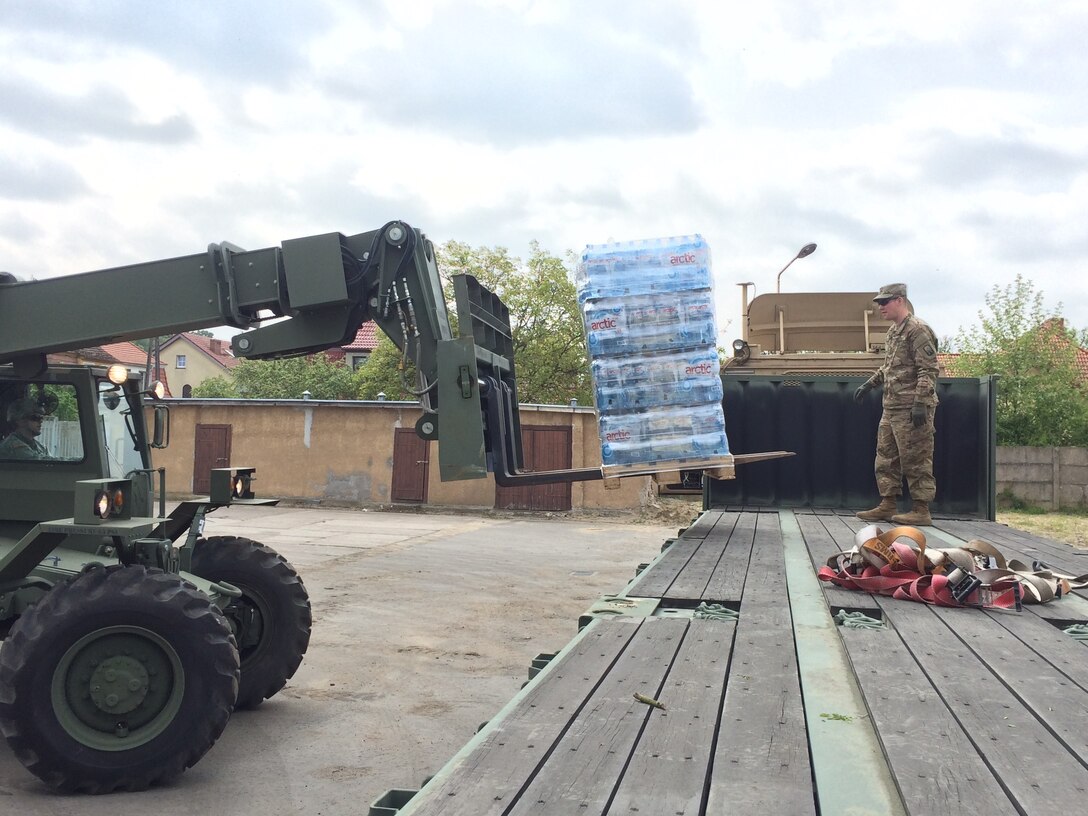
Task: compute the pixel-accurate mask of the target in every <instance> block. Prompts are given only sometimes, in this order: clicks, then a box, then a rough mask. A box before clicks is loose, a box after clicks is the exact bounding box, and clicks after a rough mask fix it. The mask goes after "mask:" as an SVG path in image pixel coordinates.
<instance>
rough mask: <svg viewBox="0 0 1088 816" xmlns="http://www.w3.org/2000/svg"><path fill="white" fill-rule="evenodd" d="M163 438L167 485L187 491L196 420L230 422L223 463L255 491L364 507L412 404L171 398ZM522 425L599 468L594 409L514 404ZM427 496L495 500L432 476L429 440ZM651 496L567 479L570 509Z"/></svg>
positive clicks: (579, 463)
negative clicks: (554, 435) (562, 440)
mask: <svg viewBox="0 0 1088 816" xmlns="http://www.w3.org/2000/svg"><path fill="white" fill-rule="evenodd" d="M168 405H169V406H170V437H171V438H170V445H169V447H168V448H166V449H165V450H161V451H156V452H155V465H156V466H164V467H166V468H167V491H168V492H169V493H171V494H172V495H189V494H191V493H192V490H193V467H194V457H195V438H196V426H197V425H198V424H220V425H230V426H231V456H230V460H231V465H232V466H234V467H239V466H246V467H256V468H257V482H256V485H255V488H256V491H257V494H258V496H278V497H282V498H284V499H291V500H302V501H313V502H317V503H322V504H329V505H346V506H366V505H375V504H386V503H389V502H390V500H391V499H390V490H391V485H392V475H393V438H394V431H395V429H397V428H414V427H415V422H416V420H417V419H418V418H419V416H420V414H421V413H422V412H421V409H420V408H419V406H418V405H416V404H415V403H404V402H324V401H317V400H284V401H271V400H198V399H189V400H171V401H169V402H168ZM521 421H522V424H523V425H567V426H569V427H570V428H571V438H572V445H571V447H572V451H571V458H572V467H575V468H581V467H599V466H600V464H601V459H600V448H599V444H598V441H597V422H596V415H595V414H594V412H593V411H592V409H587V408H563V407H548V406H543V407H542V406H524V407H523V408H522V412H521ZM429 459H430V465H429V471H428V487H427V504H430V505H436V506H445V507H476V508H490V507H494V505H495V483H494V479H493V478H492V477H491V476H488V477H487V478H486V479H471V480H465V481H459V482H442V481H441V479H440V476H439V458H438V443H436V442H432V443H431V446H430V456H429ZM650 495H651V482H650V478H649V477H636V478H631V479H623V480H610V481H609V482H607V483H604V482H576V483H574V484H573V485H572V486H571V505H572V508H573V509H576V510H587V509H588V510H591V509H603V510H617V511H618V510H637V509H639V508H641V507H642V506H643V505H644V504H645V503H646V502H647V501H648V499H649V497H650Z"/></svg>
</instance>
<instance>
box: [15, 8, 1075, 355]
mask: <svg viewBox="0 0 1088 816" xmlns="http://www.w3.org/2000/svg"><path fill="white" fill-rule="evenodd" d="M1086 40H1088V3H1085V2H1084V0H906V1H903V2H901V1H900V0H879V1H878V0H795V1H794V2H790V1H789V0H759V2H738V1H737V0H706V2H703V0H669V1H668V2H666V1H665V0H658V2H653V0H600V2H597V1H596V0H581V2H573V0H476V1H475V2H473V1H472V0H418V1H417V0H309V2H303V1H302V0H297V2H289V1H288V0H187V1H182V0H2V1H0V269H6V270H8V271H11V272H14V273H16V274H17V275H19V276H21V277H37V278H45V277H53V276H57V275H63V274H68V273H73V272H80V271H87V270H91V269H96V268H101V267H106V266H116V265H121V264H127V263H134V262H137V261H141V260H150V259H154V258H162V257H169V256H173V255H183V254H189V253H193V252H199V251H202V250H203V248H204V247H205V246H206V245H207V244H208V243H209V242H210V241H221V240H230V241H233V242H234V243H237V244H241V245H242V246H245V247H247V248H258V247H263V246H271V245H274V244H278V243H280V242H281V241H283V240H285V239H288V238H295V237H300V236H304V235H309V234H314V233H323V232H330V231H340V232H344V233H356V232H363V231H366V230H368V229H373V228H376V227H378V226H380V225H382V224H384V223H385V222H386V221H389V220H391V219H394V218H400V219H404V220H406V221H408V222H409V223H411V224H413V225H414V226H417V227H421V228H422V229H423V230H424V231H426V232H427V234H428V235H429V236H430V237H431V238H432V240H434V241H436V242H442V241H445V240H448V239H457V240H461V241H466V242H469V243H471V244H474V245H488V246H496V245H501V246H505V247H507V248H509V249H510V250H511V251H512V252H513V253H514V254H517V255H521V256H525V255H527V254H528V250H529V242H530V241H532V240H537V241H539V242H540V243H541V245H542V246H543V247H544V248H545V249H547V250H549V251H550V252H552V253H554V254H557V255H560V256H563V255H564V254H565V253H566V252H567V251H568V250H576V251H580V250H581V249H582V248H583V247H584V246H585V245H586V244H587V243H598V242H602V241H607V240H625V239H637V238H646V237H656V236H665V235H676V234H686V233H692V232H699V233H702V234H703V236H704V237H705V238H706V239H707V241H708V242H709V243H710V246H711V248H712V251H713V257H714V272H715V278H716V286H717V301H718V313H719V324H720V325H721V326H722V329H721V335H722V336H721V341H722V344H723V345H728V343H729V342H730V340H731V339H732V338H733V337H736V336H738V335H739V331H738V330H739V311H740V297H739V289H738V287H737V286H735V285H734V284H736V283H737V282H739V281H753V282H755V284H756V291H757V294H758V293H765V292H773V291H774V286H775V277H776V275H777V273H778V271H779V270H780V269H781V268H782V267H783V266H784V265H785V263H786V262H787V261H789V260H790V258H792V257H793V256H794V254H795V253H796V252H797V250H798V249H799V248H800V247H801V246H802V245H803V244H806V243H808V242H810V241H814V242H816V243H817V244H818V245H819V249H818V250H817V251H816V253H815V254H814V255H812V256H810V257H808V258H806V259H803V260H800V261H797V262H796V263H795V264H793V266H791V267H790V269H789V270H788V271H787V272H786V273H785V275H784V276H783V278H782V289H783V291H793V292H796V291H867V290H873V289H874V288H876V287H879V285H880V284H883V283H889V282H895V281H903V282H906V283H908V284H909V285H910V290H911V299H912V300H913V302H914V304H915V306H916V308H917V310H918V313H919V314H920V315H921V316H922V317H924V318H926V319H927V320H928V321H929V322H930V323H931V324H932V325H933V326H934V328H935V329H936V331H937V333H938V335H941V336H950V335H954V334H955V333H956V331H957V329H958V328H959V327H961V326H968V325H971V324H974V323H976V322H977V313H978V311H979V309H981V308H983V307H984V297H985V295H986V294H987V292H989V291H990V289H991V288H992V287H993V286H994V285H1000V286H1005V285H1007V284H1010V283H1011V282H1012V281H1013V280H1014V279H1015V277H1016V275H1017V274H1022V275H1024V276H1025V277H1026V278H1028V279H1029V280H1031V281H1032V282H1033V283H1034V285H1035V287H1036V289H1037V290H1042V291H1043V292H1044V293H1045V296H1046V297H1045V300H1046V303H1047V304H1048V305H1050V306H1052V307H1056V306H1057V305H1058V303H1059V301H1060V302H1061V303H1062V304H1063V306H1064V314H1065V315H1066V317H1067V318H1068V319H1069V321H1070V322H1071V323H1072V324H1073V325H1074V326H1075V327H1078V328H1088V260H1086V259H1088V48H1086V47H1085V41H1086ZM730 323H731V324H732V325H728V324H730Z"/></svg>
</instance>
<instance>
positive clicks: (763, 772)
mask: <svg viewBox="0 0 1088 816" xmlns="http://www.w3.org/2000/svg"><path fill="white" fill-rule="evenodd" d="M861 526H863V523H862V522H859V521H858V520H857V519H855V518H853V517H852V516H849V515H846V514H845V513H843V512H837V511H833V510H826V511H821V510H769V509H767V508H743V507H737V508H726V509H722V510H708V511H705V512H704V513H703V514H702V515H701V516H699V517H698V519H697V520H695V521H694V523H693V524H692V525H691V526H690V527H689V528H687V529H686V530H683V531H682V532H681V534H680V535H679V537H678V538H676V539H672V540H670V541H669V542H666V546H665V547H664V548H663V551H662V553H661V555H660V556H659V557H658V558H656V559H655V560H654V561H653V562H652V563H651V564H649V565H646V566H645V568H643V569H642V570H641V571H640V572H639V574H638V575H637V576H636V578H635V579H634V580H633V581H632V582H631V583H630V584H629V585H628V586H627V587H625V588H624V589H623V590H622V591H621V592H620V593H618V594H617V595H616V596H613V597H610V598H606V599H602V601H601V602H600V603H598V604H596V605H595V607H594V608H593V609H591V610H590V611H588V612H587V614H586V616H584V619H583V623H584V625H583V626H582V628H581V629H580V631H579V632H578V634H577V635H576V636H575V638H574V639H573V640H572V641H571V642H570V643H569V644H568V645H567V646H566V647H565V648H563V649H562V650H561V651H560V652H559V653H558V654H556V655H555V656H554V657H550V659H548V656H542V658H541V659H540V660H539V661H538V662H537V669H539V673H537V674H536V675H535V677H534V678H533V679H532V680H531V681H530V682H529V683H528V684H527V685H526V686H525V687H524V688H523V689H522V690H521V691H520V692H519V693H518V694H517V695H516V696H515V697H514V699H513V700H512V701H511V702H510V703H509V704H508V705H507V706H506V707H505V708H504V709H503V710H502V711H501V712H499V713H498V714H497V715H496V716H495V717H493V718H492V719H491V720H490V722H488V723H487V724H486V725H485V726H483V727H482V728H481V730H480V731H479V732H478V733H477V734H476V736H475V737H473V738H472V740H471V741H470V742H469V743H468V744H467V745H466V746H465V747H464V748H463V749H462V750H461V751H460V752H459V753H458V754H457V755H456V756H455V757H454V758H453V759H452V760H451V761H450V762H449V763H448V764H447V765H446V766H445V767H444V768H442V769H441V770H440V771H439V772H438V773H437V774H436V775H435V776H434V777H432V778H431V779H430V780H429V781H428V782H427V784H425V785H424V786H423V787H422V789H421V790H419V791H418V792H416V791H410V790H392V791H389V792H387V793H386V794H384V795H383V796H382V797H380V798H379V799H378V800H376V801H375V802H374V804H373V805H372V806H371V808H370V814H371V816H386V814H398V815H399V816H437V815H438V814H442V815H443V816H455V815H458V814H463V816H483V815H484V814H494V815H495V816H499V814H503V815H504V816H505V814H524V813H543V814H549V815H551V814H578V816H588V814H617V815H618V814H625V815H626V816H630V814H644V815H645V814H650V815H652V816H673V815H674V814H675V815H676V816H681V815H682V816H697V815H702V814H714V815H715V816H716V815H717V814H728V813H759V814H790V816H794V815H795V814H806V813H807V814H824V816H830V815H832V814H834V816H839V815H840V814H842V815H843V816H846V815H847V814H911V816H936V815H939V814H971V815H972V816H978V814H986V816H995V815H996V814H1010V816H1011V815H1012V814H1021V815H1023V814H1027V816H1042V814H1050V813H1053V812H1062V811H1068V812H1080V811H1081V810H1082V809H1083V807H1084V803H1085V802H1086V801H1088V728H1086V727H1085V726H1086V724H1088V651H1085V649H1086V648H1088V643H1085V642H1082V641H1079V640H1077V639H1076V638H1075V637H1074V636H1072V635H1071V634H1067V633H1065V631H1064V630H1065V629H1067V628H1068V627H1070V626H1072V625H1075V624H1084V623H1085V622H1086V621H1088V598H1086V597H1085V593H1084V592H1083V591H1081V592H1077V593H1074V594H1071V595H1069V596H1067V597H1064V598H1061V599H1059V600H1056V601H1054V602H1052V603H1050V604H1047V605H1042V606H1025V607H1024V609H1023V611H1022V612H1019V613H1014V612H1006V611H983V610H978V609H950V608H938V607H932V606H926V605H923V604H919V603H914V602H911V601H899V600H893V599H891V598H885V597H878V596H870V595H868V594H862V593H858V592H851V591H848V590H843V589H839V588H836V587H834V586H830V585H825V584H821V583H820V582H819V581H818V580H817V579H816V569H817V568H818V567H819V566H820V565H821V564H823V563H825V562H826V560H827V558H828V557H829V556H831V555H833V554H834V553H836V552H838V551H840V550H844V549H848V548H849V547H850V546H851V545H852V544H853V538H854V532H855V531H856V530H857V529H859V528H860V527H861ZM923 529H924V532H925V533H926V534H927V537H928V538H929V540H930V542H931V543H933V544H935V545H936V546H955V545H956V544H958V543H961V542H966V541H967V540H969V539H971V538H983V539H985V540H988V541H990V542H992V543H994V544H996V545H997V546H998V547H999V548H1000V549H1001V550H1002V552H1003V553H1005V555H1006V556H1007V557H1009V558H1020V559H1022V560H1025V561H1028V562H1030V561H1033V560H1041V561H1045V562H1046V563H1047V564H1049V565H1050V566H1052V567H1054V568H1055V569H1060V570H1064V571H1068V572H1072V573H1074V574H1081V573H1084V572H1086V571H1088V551H1078V550H1075V549H1073V548H1070V547H1068V546H1066V545H1063V544H1059V543H1056V542H1052V541H1049V540H1047V539H1043V538H1040V537H1037V536H1033V535H1030V534H1028V533H1023V532H1020V531H1017V530H1013V529H1010V528H1008V527H1005V526H1003V525H999V524H996V523H994V522H990V521H977V520H970V519H953V518H946V519H937V520H936V521H935V526H934V527H931V528H923ZM700 605H703V611H702V612H699V611H698V609H699V607H700ZM840 610H846V611H860V612H863V613H865V615H866V617H867V618H868V619H870V621H873V622H877V621H879V625H878V626H876V627H874V626H873V623H869V626H863V627H859V628H848V627H846V626H840V625H837V623H836V619H835V617H834V616H835V615H836V614H837V613H838V612H839V611H840ZM704 615H709V617H704ZM1074 631H1075V630H1074ZM545 661H546V662H545ZM636 695H638V697H636ZM651 701H658V702H660V703H661V705H663V706H664V708H663V709H662V708H659V707H657V706H655V705H653V704H652V702H651Z"/></svg>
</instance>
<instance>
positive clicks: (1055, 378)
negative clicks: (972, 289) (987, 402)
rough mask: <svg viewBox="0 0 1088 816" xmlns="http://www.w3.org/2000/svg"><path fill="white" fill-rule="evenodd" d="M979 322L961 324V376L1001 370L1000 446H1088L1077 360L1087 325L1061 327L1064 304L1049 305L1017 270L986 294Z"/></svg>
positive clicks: (954, 367)
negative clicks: (966, 326)
mask: <svg viewBox="0 0 1088 816" xmlns="http://www.w3.org/2000/svg"><path fill="white" fill-rule="evenodd" d="M986 306H987V310H988V311H980V312H979V320H980V325H977V326H973V327H971V328H970V329H968V330H964V329H963V328H960V331H959V333H958V334H957V336H956V341H955V345H956V347H957V349H958V350H959V351H960V354H959V356H958V357H957V358H955V360H954V361H953V362H952V363H951V364H950V365H949V369H950V373H952V374H955V375H959V376H982V375H986V374H996V375H998V377H999V379H998V385H997V418H996V423H997V443H998V444H999V445H1039V446H1048V445H1074V446H1080V445H1088V384H1086V383H1085V382H1084V380H1083V377H1082V375H1081V374H1080V371H1079V369H1078V368H1077V363H1076V354H1077V347H1078V345H1079V344H1081V343H1084V341H1085V339H1086V338H1085V335H1086V334H1088V332H1084V331H1081V332H1077V331H1075V330H1071V329H1068V328H1066V326H1065V321H1064V320H1063V319H1062V317H1061V304H1058V306H1057V308H1056V309H1054V310H1053V311H1051V312H1048V310H1047V309H1046V308H1045V306H1044V302H1043V293H1042V292H1041V291H1040V292H1036V291H1035V287H1034V285H1033V284H1032V283H1031V282H1030V281H1027V280H1025V279H1024V278H1023V277H1022V276H1020V275H1017V276H1016V280H1015V281H1014V282H1013V283H1011V284H1009V285H1008V286H1006V287H1004V288H1002V287H1000V286H995V287H994V288H993V289H992V290H991V291H990V293H989V294H988V295H987V296H986Z"/></svg>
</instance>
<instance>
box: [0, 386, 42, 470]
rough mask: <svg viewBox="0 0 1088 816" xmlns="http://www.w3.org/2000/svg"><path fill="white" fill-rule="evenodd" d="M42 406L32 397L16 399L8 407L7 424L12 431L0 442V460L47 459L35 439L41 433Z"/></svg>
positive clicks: (40, 445)
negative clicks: (8, 423) (12, 428)
mask: <svg viewBox="0 0 1088 816" xmlns="http://www.w3.org/2000/svg"><path fill="white" fill-rule="evenodd" d="M44 418H45V417H44V414H43V410H42V406H41V405H40V404H39V403H38V401H37V400H35V399H34V398H33V397H23V398H22V399H17V400H15V401H14V402H13V403H11V405H9V406H8V422H10V423H11V424H12V425H13V426H14V430H13V431H12V432H11V433H10V434H8V435H7V437H5V438H4V441H3V442H0V459H48V458H49V453H48V452H47V451H46V449H45V447H44V446H43V445H42V443H41V442H39V441H38V439H37V437H38V436H40V435H41V432H42V420H43V419H44Z"/></svg>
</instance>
